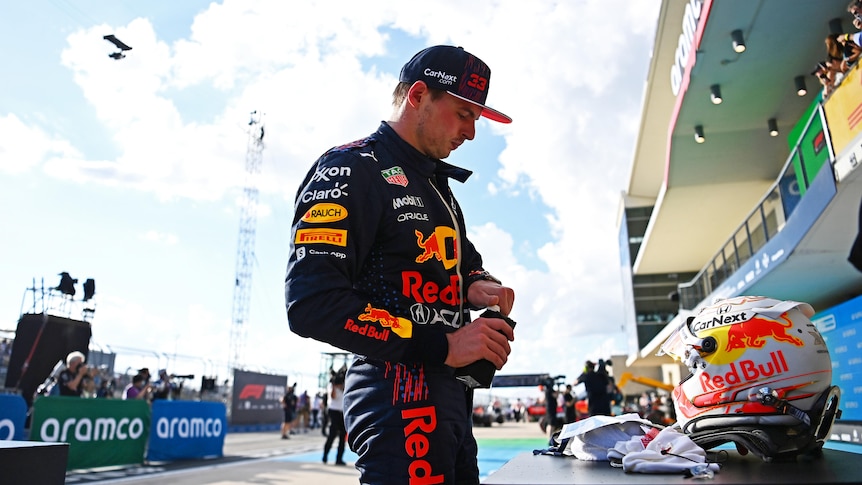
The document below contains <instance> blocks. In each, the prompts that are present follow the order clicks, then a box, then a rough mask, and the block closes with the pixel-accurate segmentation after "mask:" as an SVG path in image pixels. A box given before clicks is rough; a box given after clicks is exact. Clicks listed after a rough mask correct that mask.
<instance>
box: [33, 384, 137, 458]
mask: <svg viewBox="0 0 862 485" xmlns="http://www.w3.org/2000/svg"><path fill="white" fill-rule="evenodd" d="M149 429H150V408H149V405H148V404H147V403H146V402H145V401H138V400H134V401H122V400H115V399H82V398H78V397H62V396H56V397H55V396H51V397H42V398H39V399H37V400H36V402H35V403H33V420H32V423H31V425H30V440H31V441H46V442H60V443H69V462H68V464H67V465H66V469H68V470H73V469H80V468H95V467H102V466H113V465H129V464H135V463H143V461H144V449H145V447H146V445H147V437H148V436H149Z"/></svg>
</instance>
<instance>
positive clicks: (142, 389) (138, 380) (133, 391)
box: [123, 374, 153, 401]
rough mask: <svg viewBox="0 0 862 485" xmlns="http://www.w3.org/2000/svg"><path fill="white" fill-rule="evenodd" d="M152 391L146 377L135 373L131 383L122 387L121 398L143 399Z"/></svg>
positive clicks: (147, 397) (148, 397) (148, 396)
mask: <svg viewBox="0 0 862 485" xmlns="http://www.w3.org/2000/svg"><path fill="white" fill-rule="evenodd" d="M152 391H153V386H152V385H150V384H147V378H146V377H145V376H144V375H143V374H135V377H132V383H131V384H129V385H128V386H126V388H125V389H123V399H124V400H129V399H143V400H145V401H146V400H149V399H150V394H151V393H152Z"/></svg>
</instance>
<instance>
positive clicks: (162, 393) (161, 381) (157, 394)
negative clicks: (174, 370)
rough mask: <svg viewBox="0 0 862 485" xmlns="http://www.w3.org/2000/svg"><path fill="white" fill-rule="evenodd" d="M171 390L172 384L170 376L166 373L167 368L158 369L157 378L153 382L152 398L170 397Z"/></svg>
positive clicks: (172, 388)
mask: <svg viewBox="0 0 862 485" xmlns="http://www.w3.org/2000/svg"><path fill="white" fill-rule="evenodd" d="M173 390H174V385H173V383H171V376H170V375H168V371H167V369H159V378H158V379H157V380H156V382H154V383H153V400H155V399H171V396H172V395H173Z"/></svg>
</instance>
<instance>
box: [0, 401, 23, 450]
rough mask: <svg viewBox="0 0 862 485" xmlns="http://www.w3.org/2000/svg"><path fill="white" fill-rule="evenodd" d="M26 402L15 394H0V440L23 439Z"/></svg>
mask: <svg viewBox="0 0 862 485" xmlns="http://www.w3.org/2000/svg"><path fill="white" fill-rule="evenodd" d="M26 419H27V403H26V402H25V401H24V398H23V397H21V396H18V395H15V394H0V441H24V440H26V439H27V436H26V433H24V422H25V421H26Z"/></svg>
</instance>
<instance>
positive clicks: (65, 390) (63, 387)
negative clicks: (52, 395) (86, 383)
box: [57, 350, 87, 397]
mask: <svg viewBox="0 0 862 485" xmlns="http://www.w3.org/2000/svg"><path fill="white" fill-rule="evenodd" d="M84 360H85V357H84V354H83V353H81V352H78V351H77V350H76V351H74V352H70V353H69V355H67V356H66V368H65V369H63V371H62V372H60V376H59V377H58V378H57V383H58V384H59V385H60V395H61V396H74V397H81V393H82V392H83V390H84V387H83V386H82V385H81V380H82V379H83V378H84V376H85V375H86V374H87V366H86V365H84Z"/></svg>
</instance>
